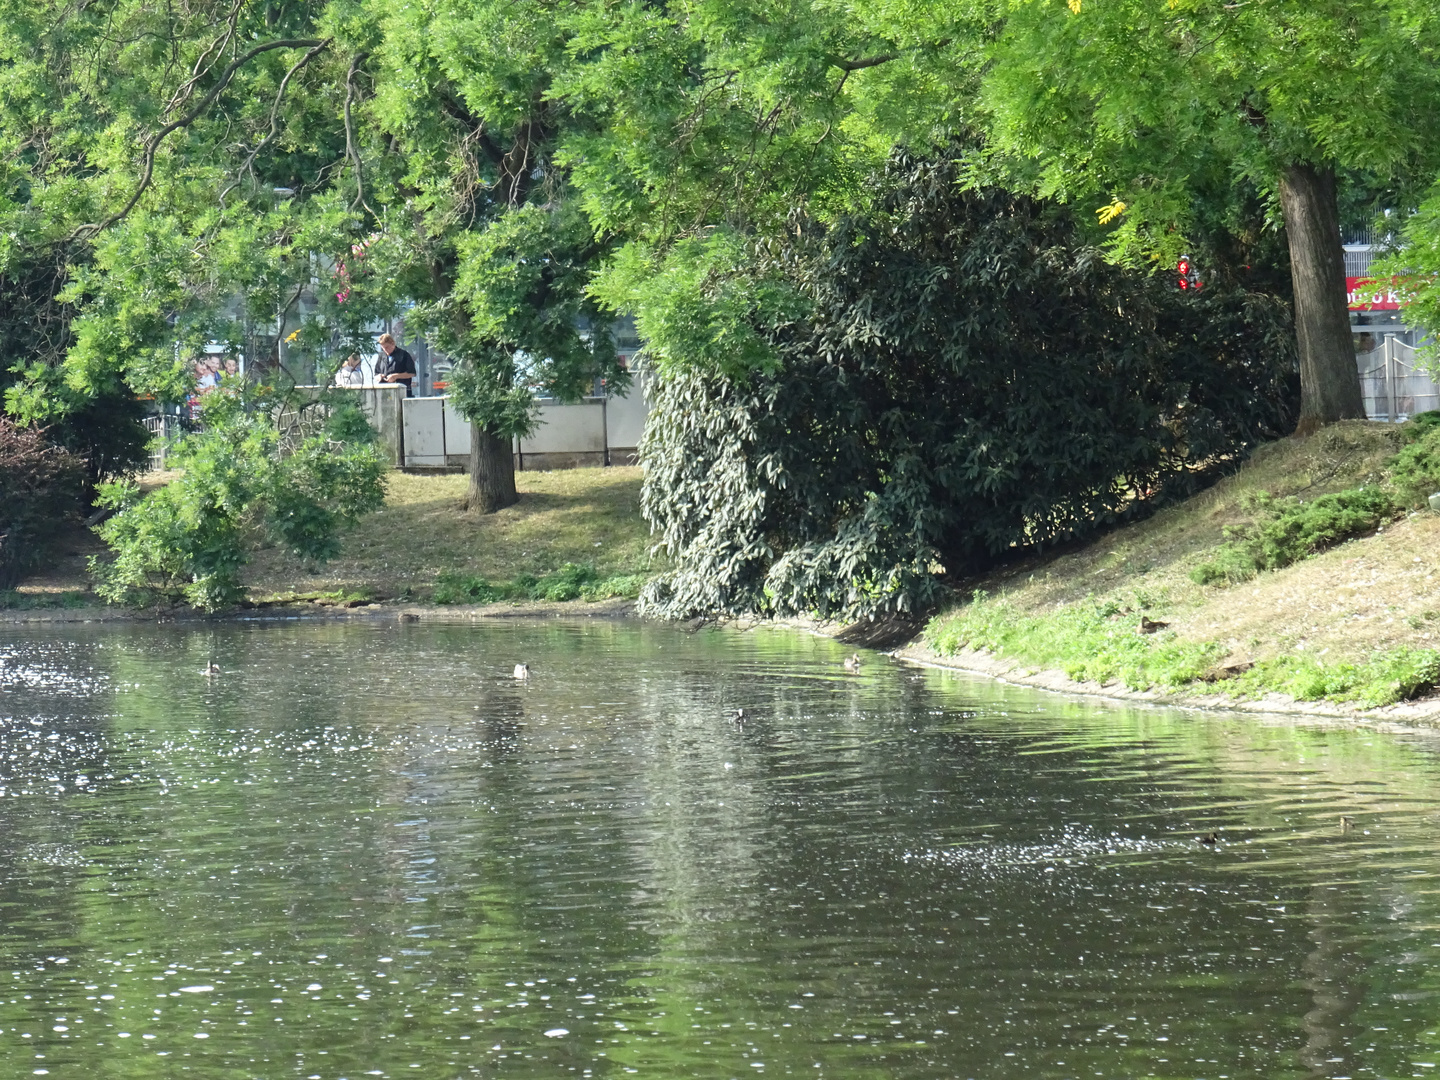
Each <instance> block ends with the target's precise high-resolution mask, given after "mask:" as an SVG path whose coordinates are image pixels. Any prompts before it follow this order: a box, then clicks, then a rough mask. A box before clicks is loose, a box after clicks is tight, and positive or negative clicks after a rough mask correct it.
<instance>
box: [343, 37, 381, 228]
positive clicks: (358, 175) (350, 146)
mask: <svg viewBox="0 0 1440 1080" xmlns="http://www.w3.org/2000/svg"><path fill="white" fill-rule="evenodd" d="M369 55H370V53H369V51H368V50H366V51H365V52H358V53H356V54H355V56H354V58H353V59H352V60H351V61H350V70H349V71H347V72H346V73H345V156H346V157H348V158H349V159H350V161H351V164H353V165H354V166H355V201H354V202H353V203H351V204H350V206H351V209H354V208H355V207H356V206H364V207H365V209H366V210H370V207H369V206H368V205H367V204H366V202H365V173H364V170H363V167H362V165H361V162H360V146H359V143H358V141H357V140H356V138H355V131H354V128H353V127H352V125H351V123H350V102H351V100H352V99H353V98H354V96H355V73H356V72H357V71H359V70H360V65H361V63H363V62H364V61H365V59H366V58H367V57H368V56H369ZM370 213H371V214H372V215H373V214H375V211H374V210H370Z"/></svg>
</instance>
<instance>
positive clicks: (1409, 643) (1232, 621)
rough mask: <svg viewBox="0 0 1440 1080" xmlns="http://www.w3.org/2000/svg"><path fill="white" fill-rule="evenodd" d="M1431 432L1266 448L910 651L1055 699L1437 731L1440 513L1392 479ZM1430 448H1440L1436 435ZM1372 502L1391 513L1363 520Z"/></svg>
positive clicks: (979, 593)
mask: <svg viewBox="0 0 1440 1080" xmlns="http://www.w3.org/2000/svg"><path fill="white" fill-rule="evenodd" d="M1423 432H1424V427H1423V424H1422V425H1415V424H1410V425H1405V426H1403V427H1395V426H1390V425H1384V424H1371V423H1365V422H1350V423H1344V424H1337V425H1334V426H1332V427H1329V428H1326V429H1324V430H1322V431H1321V432H1319V433H1318V434H1316V435H1314V436H1311V437H1309V438H1298V437H1297V438H1290V439H1285V440H1281V441H1279V442H1277V443H1273V444H1271V445H1268V446H1266V447H1263V448H1261V449H1260V450H1259V451H1257V452H1256V454H1255V455H1254V456H1253V457H1252V458H1251V459H1250V460H1249V461H1248V462H1247V463H1246V464H1245V465H1244V466H1243V467H1242V468H1241V469H1240V470H1239V471H1238V472H1237V473H1235V474H1234V475H1233V476H1230V477H1228V478H1227V479H1225V480H1224V481H1222V482H1221V483H1219V484H1217V485H1216V486H1214V487H1213V488H1211V489H1209V490H1208V491H1205V492H1203V493H1201V494H1199V495H1197V496H1195V497H1194V498H1192V499H1190V500H1188V501H1186V502H1185V503H1182V504H1179V505H1177V506H1174V507H1171V508H1169V509H1167V510H1164V511H1162V512H1160V513H1158V514H1156V515H1155V516H1154V517H1152V518H1150V519H1149V520H1147V521H1143V522H1140V523H1137V524H1135V525H1132V526H1129V527H1126V528H1124V529H1121V530H1117V531H1116V532H1114V533H1112V534H1110V535H1108V536H1106V537H1104V538H1102V539H1100V540H1099V541H1097V542H1095V543H1093V544H1090V545H1089V546H1087V547H1085V548H1084V549H1082V550H1078V551H1074V552H1070V553H1066V554H1062V555H1057V556H1054V557H1050V558H1043V559H1035V560H1031V561H1029V562H1027V563H1024V564H1021V565H1012V566H1010V567H1007V568H1005V569H1004V571H1002V572H999V573H996V574H993V575H991V576H989V577H988V578H985V579H983V580H979V581H976V582H974V583H972V586H973V589H974V594H973V598H972V599H971V600H970V601H969V602H967V603H965V604H963V605H961V606H959V607H958V608H956V609H954V610H952V611H950V612H946V613H944V614H942V615H940V616H938V617H937V618H935V619H934V620H932V621H931V623H930V624H929V625H928V627H927V628H926V630H925V632H924V634H923V635H922V639H921V641H920V642H917V643H916V645H915V646H912V648H911V649H910V650H909V651H910V653H911V655H914V656H916V657H917V658H925V659H932V660H938V661H940V662H949V663H953V664H955V665H957V666H962V667H972V668H978V669H981V670H987V671H990V672H992V673H997V674H1002V675H1004V676H1006V677H1009V678H1012V679H1016V680H1018V681H1028V682H1035V683H1039V684H1043V685H1048V686H1051V687H1055V688H1070V689H1077V690H1084V691H1089V692H1102V693H1117V694H1136V693H1138V694H1143V695H1145V696H1148V697H1161V698H1167V699H1171V698H1173V699H1176V700H1183V701H1193V702H1195V703H1200V702H1202V701H1203V702H1207V703H1212V704H1237V705H1247V704H1248V705H1249V706H1250V707H1255V705H1256V703H1258V704H1260V705H1263V706H1264V707H1267V708H1274V707H1283V706H1284V705H1286V704H1288V703H1293V702H1297V701H1301V702H1316V703H1322V707H1323V704H1324V703H1328V705H1329V706H1330V710H1329V711H1354V710H1357V709H1367V708H1377V707H1382V706H1391V705H1394V704H1395V703H1397V702H1407V701H1409V702H1413V704H1410V705H1403V706H1399V707H1398V708H1399V710H1400V711H1401V712H1403V713H1405V714H1406V715H1411V716H1419V715H1421V714H1427V715H1428V714H1433V715H1435V716H1436V717H1437V718H1440V698H1437V697H1436V696H1435V693H1434V687H1435V685H1436V683H1437V682H1440V581H1437V570H1440V567H1437V562H1440V514H1437V513H1434V512H1431V511H1430V510H1428V509H1424V510H1418V509H1414V507H1415V506H1416V505H1417V500H1416V499H1415V497H1414V490H1413V489H1415V483H1414V477H1413V475H1412V476H1408V477H1407V476H1406V475H1405V473H1404V468H1405V467H1404V466H1403V465H1401V466H1397V465H1396V454H1397V452H1399V451H1401V450H1402V448H1403V447H1404V446H1405V445H1406V444H1407V442H1408V443H1409V444H1411V445H1412V446H1414V445H1415V444H1416V441H1417V439H1418V438H1419V436H1420V434H1421V433H1423ZM1426 438H1427V440H1430V441H1434V442H1437V443H1440V426H1437V427H1435V428H1434V430H1433V431H1432V432H1431V433H1429V434H1428V435H1426ZM1426 445H1427V446H1428V442H1427V443H1426ZM1409 456H1410V458H1412V459H1413V458H1414V457H1415V451H1414V450H1411V451H1409ZM1412 464H1413V462H1412ZM1437 467H1440V463H1437ZM1410 471H1411V473H1413V471H1414V470H1413V468H1412V469H1411V470H1410ZM1407 480H1408V481H1409V484H1408V487H1407V484H1406V481H1407ZM1428 482H1429V479H1428V475H1422V477H1421V484H1422V485H1423V484H1426V483H1428ZM1376 491H1384V492H1387V493H1388V494H1389V497H1390V500H1391V501H1390V503H1388V504H1387V506H1389V507H1390V509H1388V511H1387V512H1384V513H1380V514H1378V515H1373V516H1372V517H1371V518H1369V519H1367V518H1366V517H1365V514H1366V513H1367V512H1369V511H1367V510H1366V507H1367V506H1371V504H1374V503H1375V501H1376V500H1375V499H1374V497H1373V496H1374V493H1375V492H1376ZM1339 492H1345V493H1347V494H1346V495H1344V496H1342V497H1340V498H1339V499H1334V498H1331V499H1325V498H1322V497H1324V496H1329V495H1333V494H1334V493H1339ZM1356 492H1361V493H1364V494H1360V495H1356V494H1354V493H1356ZM1418 504H1419V505H1423V499H1421V500H1418ZM1357 507H1358V509H1357ZM1372 509H1373V506H1372ZM1317 521H1318V522H1319V524H1318V525H1317V524H1316V522H1317ZM1327 529H1329V530H1330V532H1329V533H1327V531H1326V530H1327ZM1307 530H1308V531H1307ZM1347 530H1348V531H1349V532H1350V533H1352V534H1354V533H1358V535H1352V537H1351V538H1350V539H1343V540H1341V541H1340V542H1334V541H1335V539H1336V536H1337V535H1339V536H1344V535H1345V534H1346V532H1347ZM1277 538H1278V539H1277ZM1287 545H1288V546H1287ZM1315 548H1318V549H1319V550H1317V551H1314V553H1311V551H1312V550H1313V549H1315ZM1276 551H1278V552H1279V556H1278V557H1274V558H1271V555H1273V554H1274V552H1276ZM1287 552H1288V553H1289V555H1290V557H1294V558H1296V559H1297V560H1298V561H1294V562H1293V563H1291V564H1290V565H1283V564H1284V563H1285V561H1286V553H1287ZM1267 553H1269V554H1267ZM1267 559H1268V560H1269V561H1268V562H1267ZM1257 564H1258V565H1259V566H1260V567H1264V566H1267V565H1275V566H1279V568H1278V569H1264V568H1260V569H1257ZM1202 582H1205V583H1203V584H1202Z"/></svg>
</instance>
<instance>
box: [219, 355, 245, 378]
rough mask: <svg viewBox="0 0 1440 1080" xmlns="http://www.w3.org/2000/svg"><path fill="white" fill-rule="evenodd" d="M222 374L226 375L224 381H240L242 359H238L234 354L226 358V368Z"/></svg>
mask: <svg viewBox="0 0 1440 1080" xmlns="http://www.w3.org/2000/svg"><path fill="white" fill-rule="evenodd" d="M220 374H221V375H222V376H224V381H225V382H227V383H235V382H239V381H240V361H239V360H236V359H235V357H233V356H227V357H226V358H225V370H224V371H222V372H221V373H220Z"/></svg>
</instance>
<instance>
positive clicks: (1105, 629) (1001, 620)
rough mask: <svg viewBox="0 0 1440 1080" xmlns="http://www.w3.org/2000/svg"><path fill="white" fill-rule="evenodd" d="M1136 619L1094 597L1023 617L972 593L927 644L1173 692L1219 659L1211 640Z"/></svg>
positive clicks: (931, 629)
mask: <svg viewBox="0 0 1440 1080" xmlns="http://www.w3.org/2000/svg"><path fill="white" fill-rule="evenodd" d="M1138 624H1139V615H1138V614H1131V613H1129V612H1127V611H1125V610H1124V609H1121V608H1120V607H1118V606H1117V605H1114V604H1099V603H1096V602H1094V601H1093V600H1089V601H1086V602H1083V603H1078V604H1071V605H1067V606H1066V607H1063V608H1060V609H1059V610H1057V611H1055V612H1054V613H1052V614H1049V615H1043V616H1036V615H1027V614H1024V613H1022V612H1020V611H1018V610H1017V609H1016V608H1015V607H1013V606H1012V605H1010V604H1008V603H1006V602H1005V600H1004V599H993V598H991V597H988V596H986V595H985V594H983V593H976V594H975V598H974V600H972V601H971V602H970V603H969V604H967V605H966V606H965V607H963V608H960V609H959V610H958V611H955V612H952V613H951V614H949V615H942V616H940V617H939V618H937V619H935V620H934V621H933V622H931V623H930V625H929V626H928V627H927V628H926V630H925V640H926V643H927V644H928V645H929V646H930V647H931V648H932V649H934V650H935V651H936V652H937V653H940V654H941V655H953V654H954V653H957V652H959V651H960V650H961V649H966V648H969V649H983V650H987V651H989V652H992V653H995V654H996V655H998V656H1004V657H1007V658H1009V659H1014V660H1019V661H1020V662H1022V663H1025V664H1030V665H1033V666H1035V667H1038V668H1058V669H1059V670H1061V671H1063V672H1064V673H1065V674H1066V676H1067V677H1069V678H1071V679H1074V680H1076V681H1077V682H1096V683H1100V684H1101V685H1104V684H1106V683H1112V682H1116V681H1117V680H1118V681H1119V682H1122V683H1124V684H1125V685H1126V686H1128V687H1129V688H1130V689H1132V690H1149V689H1152V688H1155V687H1164V688H1167V689H1175V688H1178V687H1181V686H1184V685H1187V684H1189V683H1192V682H1195V681H1196V680H1197V679H1199V678H1200V677H1201V676H1202V675H1203V674H1205V672H1207V671H1208V670H1210V669H1211V668H1212V667H1213V666H1214V664H1215V662H1216V661H1217V660H1219V659H1220V657H1221V656H1222V655H1223V653H1224V651H1225V650H1224V649H1223V648H1222V647H1221V646H1219V645H1217V644H1214V643H1213V642H1204V643H1196V642H1189V641H1182V640H1180V639H1179V638H1177V637H1176V636H1175V635H1174V634H1171V633H1167V632H1164V631H1162V632H1160V633H1157V634H1141V633H1140V632H1139V631H1138V629H1137V627H1138Z"/></svg>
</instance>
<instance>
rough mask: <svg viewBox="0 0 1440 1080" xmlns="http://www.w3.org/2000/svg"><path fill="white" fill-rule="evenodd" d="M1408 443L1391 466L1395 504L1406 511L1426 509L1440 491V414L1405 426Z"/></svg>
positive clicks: (1424, 414) (1419, 417) (1436, 413)
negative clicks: (1433, 496) (1432, 497)
mask: <svg viewBox="0 0 1440 1080" xmlns="http://www.w3.org/2000/svg"><path fill="white" fill-rule="evenodd" d="M1405 442H1406V445H1405V446H1404V447H1403V448H1401V450H1400V452H1399V453H1398V454H1396V455H1395V457H1394V458H1393V459H1392V460H1391V462H1390V465H1389V476H1390V483H1391V484H1392V485H1394V488H1395V501H1396V502H1397V503H1398V504H1399V505H1400V506H1402V507H1405V508H1406V509H1413V508H1415V507H1424V506H1425V505H1426V500H1427V499H1428V498H1429V497H1430V496H1431V495H1433V494H1435V492H1437V491H1440V412H1426V413H1421V414H1420V415H1419V416H1417V417H1415V418H1414V419H1413V420H1411V421H1410V423H1409V424H1407V425H1405Z"/></svg>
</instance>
